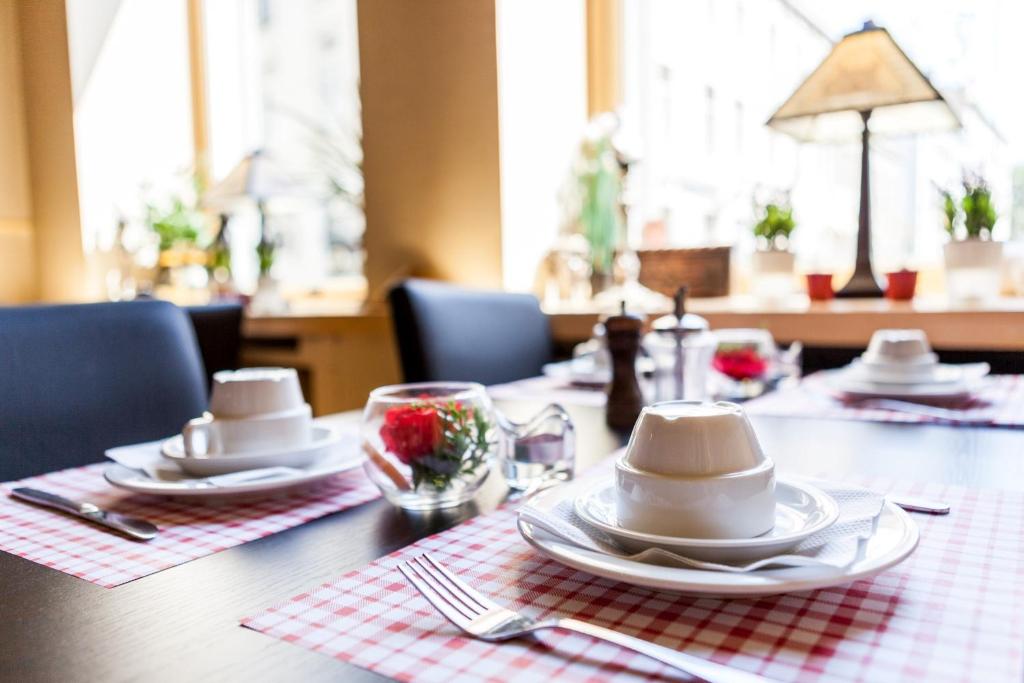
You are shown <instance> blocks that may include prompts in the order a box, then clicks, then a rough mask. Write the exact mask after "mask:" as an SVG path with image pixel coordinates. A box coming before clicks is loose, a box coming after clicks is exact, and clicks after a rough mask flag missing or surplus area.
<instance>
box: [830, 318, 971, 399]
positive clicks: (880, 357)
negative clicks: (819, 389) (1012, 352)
mask: <svg viewBox="0 0 1024 683" xmlns="http://www.w3.org/2000/svg"><path fill="white" fill-rule="evenodd" d="M988 372H989V365H988V363H967V364H963V365H951V364H947V363H940V362H939V357H938V356H937V355H936V354H935V353H934V352H933V351H932V348H931V345H930V344H929V343H928V337H927V335H926V334H925V332H924V330H912V329H908V330H900V329H887V330H877V331H875V333H874V334H873V335H872V336H871V342H870V343H869V344H868V348H867V350H866V351H865V352H864V354H863V355H861V356H860V358H857V359H855V360H854V361H853V363H851V364H850V365H848V366H847V367H845V368H841V369H839V370H836V371H834V372H833V373H832V375H831V376H830V383H831V386H832V388H833V389H835V390H836V391H838V392H839V393H840V394H841V395H843V396H844V397H846V398H848V399H853V400H859V399H870V398H880V399H892V400H903V401H913V402H917V403H931V404H938V405H952V404H959V403H963V402H964V401H966V400H968V399H969V398H970V396H971V394H972V393H973V392H974V391H975V390H976V389H977V385H978V383H979V381H980V380H981V379H982V378H983V377H985V376H986V375H987V374H988Z"/></svg>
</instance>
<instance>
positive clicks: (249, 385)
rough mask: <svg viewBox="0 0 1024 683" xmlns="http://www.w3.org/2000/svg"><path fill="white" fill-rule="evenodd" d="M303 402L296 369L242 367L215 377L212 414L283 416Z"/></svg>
mask: <svg viewBox="0 0 1024 683" xmlns="http://www.w3.org/2000/svg"><path fill="white" fill-rule="evenodd" d="M304 403H305V400H304V399H303V398H302V386H301V385H300V384H299V374H298V373H297V372H295V370H294V369H293V368H242V369H241V370H222V371H221V372H217V373H214V375H213V389H212V390H211V392H210V412H211V413H213V414H214V415H215V416H216V417H217V418H225V417H250V416H252V415H264V414H267V413H280V412H283V411H286V410H294V409H296V408H299V407H301V406H302V405H303V404H304Z"/></svg>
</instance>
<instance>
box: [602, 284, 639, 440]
mask: <svg viewBox="0 0 1024 683" xmlns="http://www.w3.org/2000/svg"><path fill="white" fill-rule="evenodd" d="M643 323H644V321H643V318H640V317H639V316H636V315H630V314H628V313H626V302H625V301H623V302H622V310H621V312H620V314H619V315H613V316H611V317H610V318H608V319H607V320H605V322H604V328H605V334H606V338H607V341H608V351H609V352H610V353H611V356H612V383H611V385H609V387H608V403H607V406H606V408H605V422H607V423H608V426H609V427H611V428H612V429H616V430H621V431H632V429H633V425H634V424H636V419H637V418H638V417H640V411H641V410H642V409H643V407H644V397H643V393H642V392H641V391H640V382H639V381H638V380H637V377H636V355H637V352H638V351H639V350H640V332H641V328H642V327H643Z"/></svg>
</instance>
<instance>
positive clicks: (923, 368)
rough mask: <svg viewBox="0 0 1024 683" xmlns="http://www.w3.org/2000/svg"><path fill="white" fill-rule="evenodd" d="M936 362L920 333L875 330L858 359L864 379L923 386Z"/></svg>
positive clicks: (926, 338) (917, 331)
mask: <svg viewBox="0 0 1024 683" xmlns="http://www.w3.org/2000/svg"><path fill="white" fill-rule="evenodd" d="M938 362H939V357H938V356H937V355H936V354H935V353H933V352H932V348H931V345H930V344H929V343H928V336H927V335H926V334H925V333H924V330H898V329H887V330H876V331H875V333H874V334H872V335H871V341H870V342H869V343H868V348H867V350H866V351H865V352H864V354H863V355H862V356H861V359H860V365H861V369H862V372H863V374H864V376H865V377H866V378H867V379H869V380H872V381H875V382H917V381H921V382H925V381H928V380H929V379H931V378H932V376H933V375H934V373H935V369H936V368H937V366H938Z"/></svg>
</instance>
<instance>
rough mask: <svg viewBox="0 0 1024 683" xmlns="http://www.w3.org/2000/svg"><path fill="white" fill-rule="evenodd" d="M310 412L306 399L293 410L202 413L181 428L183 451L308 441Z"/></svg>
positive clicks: (269, 447)
mask: <svg viewBox="0 0 1024 683" xmlns="http://www.w3.org/2000/svg"><path fill="white" fill-rule="evenodd" d="M312 427H313V412H312V410H311V408H310V406H309V404H308V403H304V404H303V405H301V406H299V407H298V408H295V409H293V410H285V411H281V412H279V413H266V414H264V415H253V416H250V417H235V418H231V417H216V416H214V415H213V414H212V413H204V414H203V416H202V417H197V418H195V419H194V420H189V421H188V423H187V424H186V425H185V426H184V427H182V429H181V437H182V441H183V443H184V447H185V454H186V455H188V456H191V457H197V456H199V457H203V456H206V457H210V456H218V455H237V454H251V453H255V452H263V451H273V450H279V449H285V448H299V447H302V446H307V445H309V442H310V439H311V438H312V433H313V430H312Z"/></svg>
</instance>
